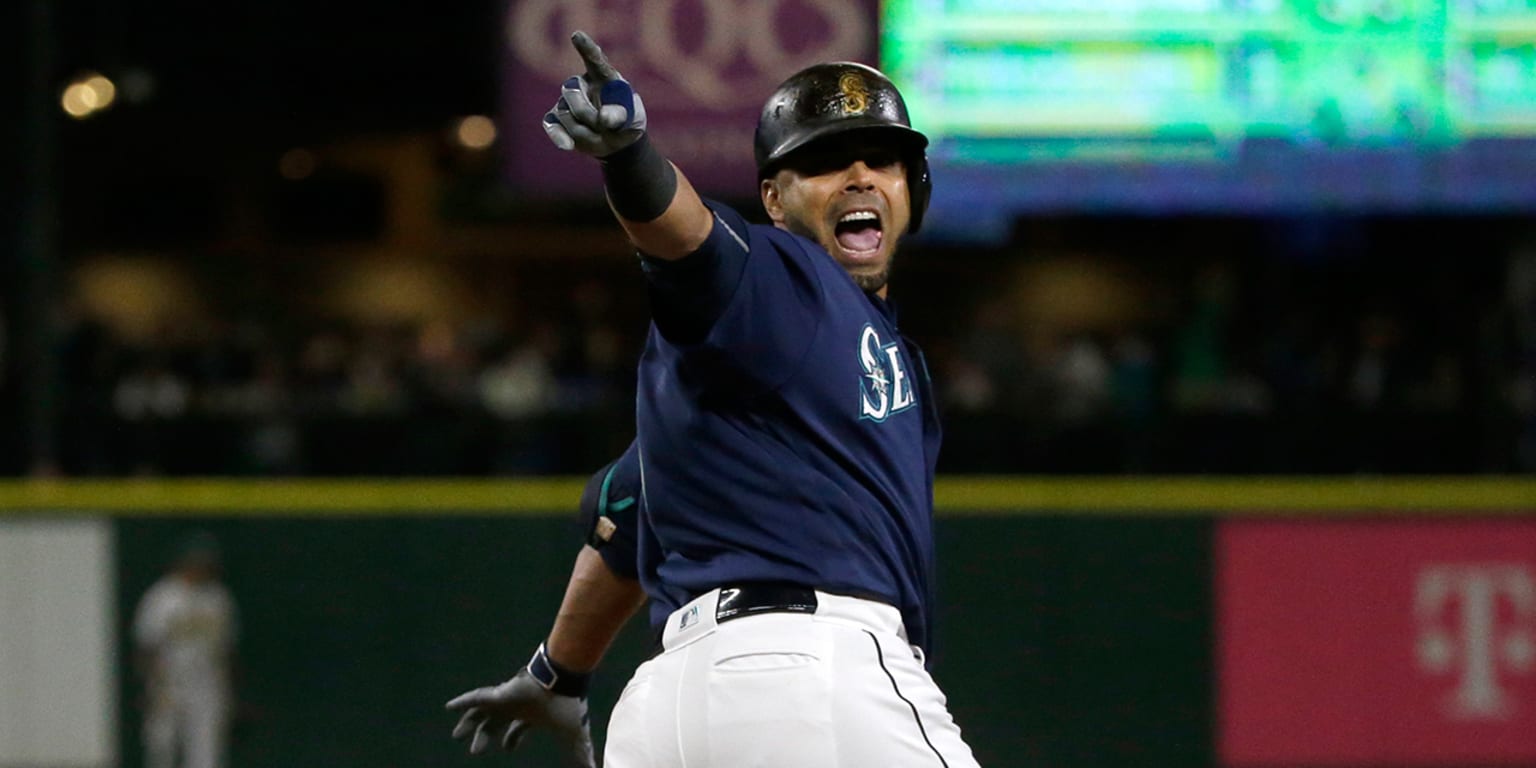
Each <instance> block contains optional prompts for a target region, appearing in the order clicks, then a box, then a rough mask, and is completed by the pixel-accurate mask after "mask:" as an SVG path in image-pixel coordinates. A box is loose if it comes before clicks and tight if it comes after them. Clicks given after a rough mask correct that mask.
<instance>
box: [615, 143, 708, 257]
mask: <svg viewBox="0 0 1536 768" xmlns="http://www.w3.org/2000/svg"><path fill="white" fill-rule="evenodd" d="M602 163H603V186H604V188H605V191H606V192H607V195H608V205H609V207H610V208H612V209H613V213H614V215H615V216H617V217H618V219H619V223H620V224H621V225H623V227H624V231H625V232H626V233H628V234H629V240H630V242H632V243H634V245H635V247H636V248H638V249H640V251H641V252H642V253H645V254H647V255H649V256H653V257H656V258H659V259H667V260H672V259H680V258H682V257H684V256H687V255H688V254H690V253H693V252H694V251H695V250H697V249H698V247H699V246H700V245H702V244H703V243H704V240H705V238H708V237H709V230H710V228H711V226H712V225H713V224H714V216H713V215H712V214H710V212H709V209H708V208H705V207H704V201H703V200H701V199H699V193H698V192H695V191H694V189H693V185H692V184H690V183H688V177H686V176H684V175H683V172H682V171H680V170H678V169H677V166H675V165H673V164H672V163H670V162H668V161H667V159H666V158H665V157H662V155H661V153H660V152H658V151H657V150H656V148H655V147H654V146H652V145H651V141H650V138H649V137H647V136H641V137H640V139H639V140H637V141H636V142H635V143H634V144H632V145H630V146H628V147H625V148H624V149H622V150H620V151H618V152H616V153H614V154H612V155H609V156H607V157H604V158H602Z"/></svg>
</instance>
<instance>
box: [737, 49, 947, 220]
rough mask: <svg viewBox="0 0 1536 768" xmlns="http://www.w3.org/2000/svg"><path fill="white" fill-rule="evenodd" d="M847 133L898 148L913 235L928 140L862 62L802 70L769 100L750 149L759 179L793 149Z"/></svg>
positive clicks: (929, 186)
mask: <svg viewBox="0 0 1536 768" xmlns="http://www.w3.org/2000/svg"><path fill="white" fill-rule="evenodd" d="M847 131H870V132H872V133H880V134H883V135H884V136H885V137H888V138H889V140H890V141H891V142H892V143H894V144H896V145H897V146H899V147H900V148H901V149H902V154H903V161H904V162H905V164H906V167H907V190H908V191H909V194H910V195H911V198H912V223H911V225H909V226H908V227H907V231H908V232H916V231H917V229H918V227H919V226H921V225H922V223H923V213H924V212H925V211H926V210H927V209H928V197H929V196H930V195H931V194H932V191H933V181H932V180H931V179H930V178H929V177H928V155H927V153H926V152H925V151H924V150H925V149H926V148H927V147H928V137H927V136H924V135H923V134H922V133H920V132H918V131H915V130H913V129H912V121H911V119H910V118H908V117H907V104H906V102H905V101H903V100H902V98H901V92H900V91H897V90H896V86H895V85H894V84H893V83H891V80H890V78H888V77H886V76H885V75H883V74H881V73H880V71H879V70H876V69H873V68H871V67H866V66H864V65H863V64H856V63H854V62H850V61H839V62H833V63H830V64H816V65H814V66H810V67H806V68H805V69H802V70H800V71H799V72H796V73H795V74H793V75H790V77H789V79H788V80H785V81H784V82H783V84H781V85H780V86H779V88H778V90H776V91H774V92H773V95H772V96H769V97H768V103H766V104H764V105H763V114H762V116H761V117H759V118H758V121H757V134H756V136H755V138H754V140H753V147H752V149H753V153H754V155H756V158H757V175H758V178H760V179H766V178H768V177H770V176H772V175H773V174H774V173H776V172H778V170H779V167H780V166H781V165H782V163H783V160H784V158H786V157H787V156H789V155H790V154H791V153H793V152H794V151H795V150H797V149H800V148H801V147H804V146H806V145H807V144H810V143H811V142H814V141H817V140H818V139H824V138H827V137H829V136H833V135H836V134H841V133H845V132H847Z"/></svg>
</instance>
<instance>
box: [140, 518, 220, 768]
mask: <svg viewBox="0 0 1536 768" xmlns="http://www.w3.org/2000/svg"><path fill="white" fill-rule="evenodd" d="M238 629H239V624H238V617H237V615H236V609H235V601H234V599H233V598H232V597H231V596H230V593H229V590H228V589H227V588H225V586H224V584H223V583H222V582H221V581H220V555H219V547H218V542H217V541H215V540H214V539H213V537H212V536H209V535H207V534H197V535H195V536H192V537H190V538H189V539H188V540H187V541H186V542H185V543H184V544H183V545H182V547H181V549H180V550H179V552H178V553H177V556H176V560H175V562H174V563H173V564H172V567H171V570H170V572H169V573H167V574H166V575H165V576H163V577H161V578H160V580H159V581H156V582H155V583H154V585H153V586H151V587H150V588H149V591H147V592H145V593H144V597H143V598H142V599H141V600H140V601H139V606H138V609H137V611H136V612H135V614H134V620H133V640H134V651H135V652H134V661H135V667H136V668H137V670H138V672H139V674H140V676H141V678H142V680H143V683H144V698H145V708H144V750H145V766H146V768H175V766H181V768H222V767H223V766H225V765H226V764H227V760H226V751H227V742H228V733H229V721H230V714H231V710H232V707H233V697H232V693H233V692H232V680H231V676H232V674H233V661H234V654H235V641H236V637H237V635H238ZM178 754H179V755H180V761H178V760H177V756H178Z"/></svg>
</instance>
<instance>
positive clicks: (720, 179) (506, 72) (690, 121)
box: [500, 0, 879, 198]
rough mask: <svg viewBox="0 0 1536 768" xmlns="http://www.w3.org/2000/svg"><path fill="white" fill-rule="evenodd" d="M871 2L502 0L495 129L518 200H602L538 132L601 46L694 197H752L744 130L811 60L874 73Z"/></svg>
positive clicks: (588, 174)
mask: <svg viewBox="0 0 1536 768" xmlns="http://www.w3.org/2000/svg"><path fill="white" fill-rule="evenodd" d="M878 10H879V9H878V0H509V2H508V5H507V14H506V17H505V18H506V21H505V24H506V26H505V29H504V35H503V43H504V47H503V63H502V85H501V118H500V122H501V125H500V130H501V135H502V137H503V138H504V142H503V144H502V146H503V147H504V148H505V152H504V154H505V157H506V163H507V177H508V179H509V180H510V181H511V183H512V184H513V185H514V186H515V187H516V188H517V189H518V190H519V191H520V192H522V193H524V194H527V195H530V196H535V197H552V198H569V197H574V196H592V197H594V198H596V197H597V196H599V195H601V194H602V191H601V189H602V187H601V178H600V176H599V174H598V170H597V164H596V163H594V162H592V161H591V160H590V159H588V158H585V157H583V156H581V155H578V154H576V153H573V152H563V151H561V150H559V149H556V148H555V146H554V144H552V143H550V141H549V139H548V137H546V136H545V135H544V129H543V128H542V127H541V125H540V121H541V119H542V118H543V116H544V113H545V112H547V111H548V110H549V109H550V107H552V106H553V105H554V103H555V100H556V99H558V98H559V96H560V83H561V82H562V81H564V80H565V79H566V78H568V77H570V76H572V75H575V74H579V73H580V72H581V71H582V65H581V59H580V58H579V57H577V55H576V52H575V50H573V49H572V48H571V43H570V36H571V32H573V31H575V30H578V29H580V30H585V31H586V32H587V33H588V34H590V35H592V37H593V38H594V39H596V40H597V42H598V44H600V45H601V46H602V47H603V51H604V52H605V53H606V54H607V55H608V60H609V61H610V62H612V63H613V65H614V67H616V68H617V69H618V70H619V72H620V73H621V74H623V76H624V78H625V79H627V80H629V81H630V83H631V84H633V85H634V87H635V91H636V92H637V93H639V94H640V97H641V98H642V99H644V101H645V109H646V117H647V121H648V124H649V127H650V131H651V139H652V141H653V142H655V144H656V145H657V147H658V148H660V149H661V151H662V152H663V153H664V154H665V155H666V156H667V157H668V158H669V159H671V160H672V161H673V162H674V163H676V164H677V165H678V167H680V168H682V169H683V171H684V172H685V173H686V174H687V175H688V178H689V179H690V180H691V181H692V182H693V184H694V186H695V187H697V188H698V189H699V190H700V192H702V193H704V194H708V195H715V196H722V197H738V198H739V197H752V196H755V190H756V170H755V166H754V164H753V161H752V131H753V128H754V127H755V126H756V124H757V116H758V111H759V110H760V109H762V105H763V102H764V101H766V100H767V98H768V95H769V93H771V92H772V90H773V88H774V86H776V85H778V84H779V83H780V82H782V81H783V80H784V78H786V77H788V76H789V75H791V74H793V73H794V72H796V71H797V70H799V69H801V68H802V67H805V66H808V65H810V64H814V63H816V62H819V61H837V60H853V61H862V62H865V63H868V64H871V65H873V64H876V53H877V51H876V44H877V39H878V35H877V29H876V24H877V16H878Z"/></svg>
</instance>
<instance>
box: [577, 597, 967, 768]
mask: <svg viewBox="0 0 1536 768" xmlns="http://www.w3.org/2000/svg"><path fill="white" fill-rule="evenodd" d="M816 597H817V603H818V607H817V610H816V613H814V614H800V613H764V614H757V615H752V616H746V617H741V618H737V619H734V620H731V621H727V622H724V623H721V624H716V622H715V604H716V602H717V600H718V598H719V590H715V591H712V592H709V593H707V594H705V595H702V596H700V597H699V598H698V599H696V600H694V601H693V602H691V603H689V604H688V605H686V606H684V607H683V608H681V609H679V610H678V611H677V612H675V613H673V614H672V616H671V617H670V618H669V619H668V620H667V627H666V631H665V633H664V635H663V638H662V647H663V649H664V651H663V652H662V653H661V654H660V655H658V656H656V657H655V658H653V659H651V660H649V661H647V662H645V663H644V664H642V665H640V667H639V669H637V670H636V671H635V675H634V677H633V678H632V679H631V680H630V682H629V685H628V686H627V687H625V689H624V693H623V694H622V695H621V696H620V697H619V702H618V704H617V705H616V706H615V707H614V710H613V716H612V718H611V720H610V722H609V728H608V742H607V745H606V749H605V756H604V761H603V764H604V766H606V768H875V767H876V766H879V767H880V768H908V767H909V766H911V767H916V766H925V767H927V766H932V767H933V768H978V766H977V764H976V759H975V758H974V757H973V756H972V755H971V749H970V747H968V746H966V744H965V742H964V741H963V740H962V739H961V738H960V729H959V727H957V726H956V725H955V721H954V718H953V717H951V716H950V714H949V711H948V710H947V709H946V708H945V700H944V694H943V693H942V692H941V691H940V690H939V687H938V686H937V685H935V684H934V682H933V678H932V677H930V676H929V675H928V672H927V671H926V670H925V669H923V665H922V662H921V661H920V660H919V657H918V653H917V652H916V650H915V649H914V648H913V647H912V646H910V645H908V644H907V642H906V639H905V636H904V632H903V631H902V625H901V615H900V613H898V612H897V610H896V609H895V608H892V607H891V606H888V605H884V604H881V603H877V602H873V601H869V600H861V599H858V598H853V597H845V596H841V595H831V594H827V593H824V592H817V593H816Z"/></svg>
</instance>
